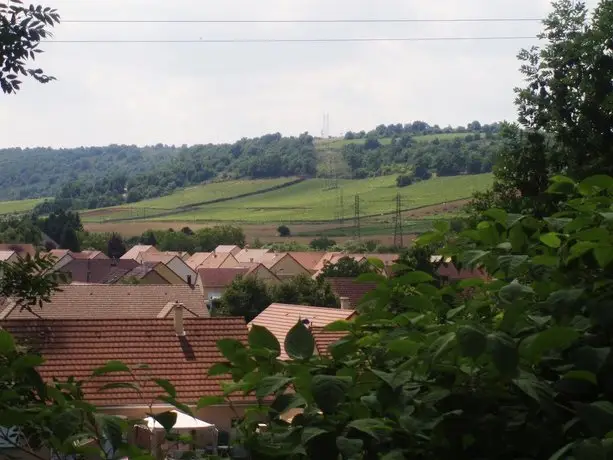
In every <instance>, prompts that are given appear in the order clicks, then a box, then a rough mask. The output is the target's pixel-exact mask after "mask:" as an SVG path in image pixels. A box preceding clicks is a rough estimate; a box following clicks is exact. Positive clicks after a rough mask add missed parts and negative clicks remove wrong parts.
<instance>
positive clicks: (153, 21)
mask: <svg viewBox="0 0 613 460" xmlns="http://www.w3.org/2000/svg"><path fill="white" fill-rule="evenodd" d="M541 21H542V19H541V18H449V19H62V23H94V24H137V23H143V24H175V23H196V24H349V23H355V24H363V23H420V22H541Z"/></svg>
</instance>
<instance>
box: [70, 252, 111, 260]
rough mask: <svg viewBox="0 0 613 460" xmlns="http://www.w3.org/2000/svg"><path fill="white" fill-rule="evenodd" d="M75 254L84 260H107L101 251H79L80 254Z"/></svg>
mask: <svg viewBox="0 0 613 460" xmlns="http://www.w3.org/2000/svg"><path fill="white" fill-rule="evenodd" d="M77 254H81V256H82V257H83V258H85V259H90V260H97V259H108V258H109V257H108V256H107V255H106V254H105V253H104V252H102V251H95V250H88V251H81V252H80V253H77ZM77 258H81V257H77Z"/></svg>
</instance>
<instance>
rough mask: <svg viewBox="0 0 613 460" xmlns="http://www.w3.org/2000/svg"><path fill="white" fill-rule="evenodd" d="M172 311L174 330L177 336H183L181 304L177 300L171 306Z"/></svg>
mask: <svg viewBox="0 0 613 460" xmlns="http://www.w3.org/2000/svg"><path fill="white" fill-rule="evenodd" d="M173 312H174V324H175V332H176V333H177V336H179V337H184V336H185V327H184V326H183V304H180V303H179V302H175V304H174V307H173Z"/></svg>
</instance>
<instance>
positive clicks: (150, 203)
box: [81, 177, 295, 222]
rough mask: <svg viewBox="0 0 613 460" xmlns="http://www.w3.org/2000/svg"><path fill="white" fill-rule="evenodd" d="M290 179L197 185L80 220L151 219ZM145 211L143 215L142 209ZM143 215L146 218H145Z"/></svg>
mask: <svg viewBox="0 0 613 460" xmlns="http://www.w3.org/2000/svg"><path fill="white" fill-rule="evenodd" d="M294 179H295V178H293V177H281V178H277V179H262V180H237V181H227V182H214V183H211V184H206V185H197V186H195V187H188V188H185V189H181V190H177V191H176V192H174V193H172V194H170V195H167V196H163V197H160V198H154V199H151V200H145V201H140V202H138V203H132V204H129V205H121V206H115V207H112V208H106V209H104V210H92V211H84V212H83V213H82V214H81V217H82V219H83V220H84V221H85V222H87V221H99V220H100V217H101V213H103V215H104V218H106V219H119V218H128V217H140V216H143V215H153V214H155V211H156V210H160V211H164V210H173V209H176V208H179V207H182V206H189V205H193V204H195V203H201V202H203V201H211V200H217V199H220V198H231V197H233V196H237V195H243V194H245V193H253V192H257V191H261V190H266V189H268V188H271V187H275V186H278V185H282V184H285V183H286V182H290V181H292V180H294ZM144 208H147V210H146V211H144V210H143V209H144ZM145 212H146V214H145Z"/></svg>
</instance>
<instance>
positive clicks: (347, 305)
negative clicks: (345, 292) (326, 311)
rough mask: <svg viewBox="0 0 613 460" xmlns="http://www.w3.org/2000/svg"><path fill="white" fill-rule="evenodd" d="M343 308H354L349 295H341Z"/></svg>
mask: <svg viewBox="0 0 613 460" xmlns="http://www.w3.org/2000/svg"><path fill="white" fill-rule="evenodd" d="M341 310H353V308H351V301H350V299H349V297H341Z"/></svg>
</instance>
